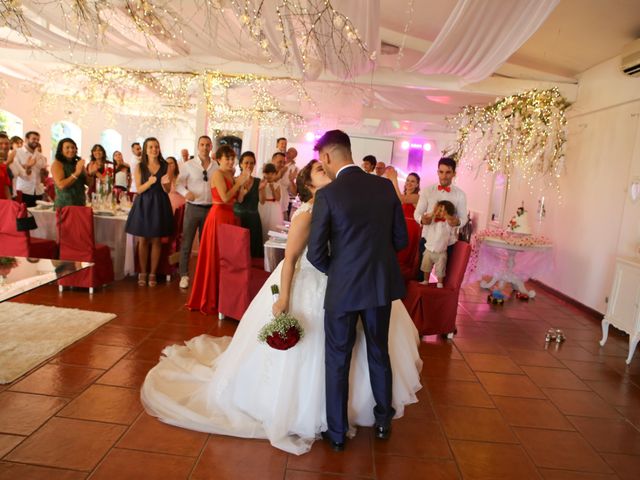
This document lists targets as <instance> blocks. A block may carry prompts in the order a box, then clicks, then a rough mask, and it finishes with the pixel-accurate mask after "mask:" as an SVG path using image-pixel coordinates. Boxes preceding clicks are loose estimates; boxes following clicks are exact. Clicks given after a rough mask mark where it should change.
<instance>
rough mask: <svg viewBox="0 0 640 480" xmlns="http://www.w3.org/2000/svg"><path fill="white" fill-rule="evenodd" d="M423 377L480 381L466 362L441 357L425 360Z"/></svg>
mask: <svg viewBox="0 0 640 480" xmlns="http://www.w3.org/2000/svg"><path fill="white" fill-rule="evenodd" d="M421 375H422V376H423V377H427V378H446V379H449V380H463V381H469V382H477V381H478V378H477V377H476V376H475V375H474V374H473V372H472V371H471V369H470V368H469V366H468V365H467V363H466V362H465V361H464V360H452V359H449V358H441V357H427V358H425V359H424V363H423V365H422V373H421Z"/></svg>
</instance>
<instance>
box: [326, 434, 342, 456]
mask: <svg viewBox="0 0 640 480" xmlns="http://www.w3.org/2000/svg"><path fill="white" fill-rule="evenodd" d="M321 435H322V438H323V439H324V440H326V441H327V442H328V443H329V445H330V446H331V450H333V451H334V452H343V451H344V441H342V442H334V441H333V440H331V438H330V437H329V434H328V433H327V432H322V433H321Z"/></svg>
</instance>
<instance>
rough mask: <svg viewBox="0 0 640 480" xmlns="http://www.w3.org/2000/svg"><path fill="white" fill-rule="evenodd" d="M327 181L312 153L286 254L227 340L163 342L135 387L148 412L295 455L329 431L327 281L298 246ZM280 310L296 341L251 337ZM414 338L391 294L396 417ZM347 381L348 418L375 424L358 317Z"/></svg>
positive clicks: (415, 368)
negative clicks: (275, 344)
mask: <svg viewBox="0 0 640 480" xmlns="http://www.w3.org/2000/svg"><path fill="white" fill-rule="evenodd" d="M330 181H331V180H330V179H329V177H327V175H326V174H325V172H324V171H323V169H322V165H321V164H320V162H318V161H316V160H312V161H311V162H310V163H309V164H308V165H307V166H306V167H305V168H303V169H302V170H301V171H300V174H299V175H298V178H297V185H298V192H299V195H300V197H301V200H303V201H306V203H304V204H303V205H302V206H301V207H300V208H299V209H298V210H297V212H296V213H295V215H294V217H293V219H292V222H291V228H290V232H289V236H288V239H287V247H286V252H285V259H284V261H283V262H281V263H280V265H279V266H278V268H276V270H275V271H274V272H273V273H272V274H271V276H270V277H269V279H268V280H267V282H266V283H265V284H264V286H263V287H262V289H261V290H260V292H259V293H258V294H257V295H256V297H255V298H254V300H253V302H252V303H251V305H250V306H249V308H248V309H247V311H246V312H245V314H244V316H243V317H242V320H241V321H240V324H239V325H238V328H237V330H236V332H235V335H234V336H233V338H231V337H211V336H209V335H200V336H198V337H195V338H193V339H191V340H189V341H187V342H186V343H185V345H183V346H178V345H173V346H170V347H167V348H165V349H164V351H163V352H162V353H163V355H162V357H161V358H160V362H159V363H158V365H156V366H155V367H154V368H153V369H152V370H151V371H150V372H149V373H148V375H147V377H146V379H145V381H144V384H143V385H142V391H141V399H142V403H143V405H144V406H145V408H146V410H147V412H148V413H150V414H151V415H154V416H156V417H158V418H159V419H160V420H161V421H163V422H165V423H168V424H171V425H176V426H180V427H184V428H188V429H191V430H198V431H202V432H208V433H215V434H222V435H231V436H235V437H245V438H267V439H269V441H270V442H271V444H272V445H273V446H274V447H277V448H280V449H282V450H285V451H287V452H290V453H294V454H297V455H300V454H302V453H305V452H307V451H309V449H310V448H311V445H312V444H313V442H314V440H315V439H316V438H319V436H320V432H323V431H325V430H326V429H327V420H326V413H325V375H324V331H323V324H324V311H323V301H324V292H325V289H326V284H327V279H326V276H325V275H324V274H322V273H320V272H319V271H318V270H316V269H315V268H314V267H313V266H312V265H311V264H310V263H309V262H308V260H307V259H306V255H305V253H306V244H307V240H308V237H309V230H310V225H311V211H312V208H313V196H314V193H315V192H316V190H317V189H319V188H322V187H323V186H325V185H327V184H328V183H329V182H330ZM354 194H357V193H356V192H354ZM223 248H224V247H223ZM274 283H276V284H277V283H280V284H281V288H280V291H281V295H280V298H279V299H278V301H277V302H275V303H274V302H273V299H272V295H271V289H270V287H271V285H272V284H274ZM282 311H288V312H290V313H291V314H292V315H293V316H294V317H295V318H297V319H298V320H299V322H300V324H301V325H302V327H303V328H304V331H305V334H304V337H303V338H302V340H301V341H300V342H299V343H298V344H297V345H296V346H294V347H293V348H291V349H289V350H285V351H282V350H274V349H272V348H271V347H269V346H267V345H266V344H264V343H259V341H258V339H257V337H258V332H259V330H260V329H261V327H262V326H263V325H264V324H265V323H267V322H268V321H269V320H270V318H271V313H274V314H277V313H280V312H282ZM418 342H419V337H418V332H417V330H416V328H415V326H414V325H413V322H412V321H411V318H410V317H409V315H408V313H407V311H406V309H405V307H404V305H403V304H402V302H400V301H399V300H396V301H394V302H393V306H392V311H391V328H390V330H389V356H390V359H391V366H392V370H393V407H394V408H395V410H396V418H397V417H401V416H402V415H403V413H404V406H405V405H407V404H410V403H415V402H417V398H416V395H415V392H417V391H418V390H419V389H420V388H421V385H420V369H421V368H422V361H421V360H420V357H419V355H418V348H417V345H418ZM349 386H350V388H349V411H348V414H349V422H350V424H351V425H353V426H355V425H361V426H371V425H373V424H374V423H375V420H374V415H373V408H374V406H375V402H374V399H373V394H372V391H371V385H370V382H369V372H368V366H367V352H366V344H365V338H364V334H363V331H362V328H361V326H360V325H358V333H357V340H356V344H355V347H354V350H353V356H352V359H351V371H350V378H349ZM354 432H355V430H354V429H352V431H351V434H352V435H353V434H354Z"/></svg>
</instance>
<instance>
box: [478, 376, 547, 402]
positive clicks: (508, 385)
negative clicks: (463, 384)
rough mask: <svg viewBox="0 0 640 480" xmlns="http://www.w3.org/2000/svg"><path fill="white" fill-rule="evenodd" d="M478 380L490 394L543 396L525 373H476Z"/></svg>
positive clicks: (528, 396) (527, 396)
mask: <svg viewBox="0 0 640 480" xmlns="http://www.w3.org/2000/svg"><path fill="white" fill-rule="evenodd" d="M477 375H478V378H479V379H480V382H481V383H482V385H483V386H484V388H485V389H486V390H487V392H489V394H491V395H504V396H508V397H526V398H545V396H544V393H542V391H541V390H540V389H539V388H538V387H537V386H536V385H535V384H534V383H533V382H532V381H531V380H530V379H529V377H527V376H525V375H507V374H504V373H489V372H478V373H477Z"/></svg>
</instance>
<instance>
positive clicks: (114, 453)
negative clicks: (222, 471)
mask: <svg viewBox="0 0 640 480" xmlns="http://www.w3.org/2000/svg"><path fill="white" fill-rule="evenodd" d="M194 462H195V459H194V458H191V457H179V456H176V455H163V454H161V453H151V452H139V451H136V450H122V449H120V448H114V449H112V450H111V451H110V452H109V454H108V455H107V456H106V457H105V459H104V460H103V461H102V463H100V465H99V466H98V468H97V469H96V470H95V472H94V473H93V475H91V480H113V479H118V480H140V479H143V478H144V479H154V480H180V479H186V478H188V477H189V473H190V472H191V468H192V467H193V464H194Z"/></svg>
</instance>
